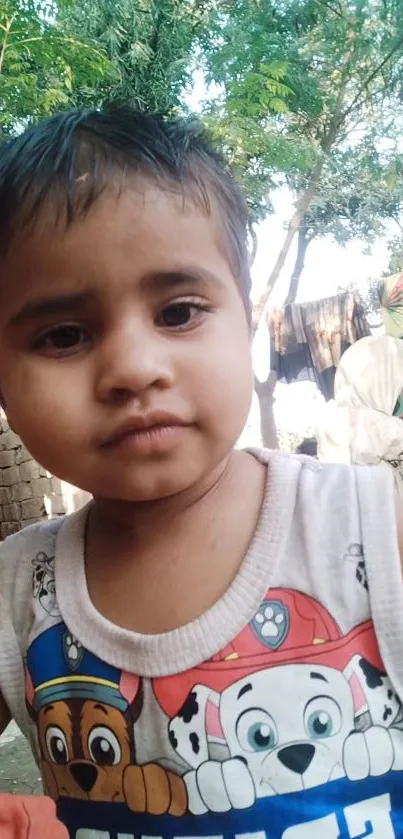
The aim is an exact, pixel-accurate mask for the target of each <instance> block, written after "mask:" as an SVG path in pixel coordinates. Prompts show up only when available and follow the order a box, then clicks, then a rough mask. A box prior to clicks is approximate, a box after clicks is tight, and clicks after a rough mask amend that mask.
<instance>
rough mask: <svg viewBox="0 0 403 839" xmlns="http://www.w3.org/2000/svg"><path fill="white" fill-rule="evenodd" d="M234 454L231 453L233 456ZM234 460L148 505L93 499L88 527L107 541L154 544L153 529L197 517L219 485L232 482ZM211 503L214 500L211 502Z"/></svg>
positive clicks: (225, 462) (228, 459)
mask: <svg viewBox="0 0 403 839" xmlns="http://www.w3.org/2000/svg"><path fill="white" fill-rule="evenodd" d="M233 454H234V453H233ZM233 471H234V457H233V456H232V455H231V456H230V457H229V458H226V460H225V461H223V462H222V463H220V464H219V465H218V466H217V467H216V469H215V470H214V471H213V472H211V473H209V474H208V475H207V476H205V477H204V478H203V479H202V480H201V481H200V482H198V483H197V484H196V485H194V486H192V487H190V488H189V489H187V490H185V491H184V492H181V493H178V494H176V495H173V496H169V497H168V498H161V499H157V500H156V501H150V502H130V501H128V502H125V501H114V500H110V499H102V498H101V499H97V500H96V501H95V504H94V506H93V509H92V511H91V514H90V520H91V526H92V528H94V529H97V530H99V531H104V533H106V534H107V536H108V538H113V539H115V538H116V535H118V537H119V539H122V538H123V539H125V540H128V542H130V541H131V540H132V539H133V540H134V541H135V544H136V548H137V549H138V547H139V544H141V543H142V542H143V541H145V542H148V541H149V539H150V538H151V539H152V541H154V538H155V528H156V527H157V528H158V529H160V528H161V527H168V528H169V527H170V526H172V525H173V524H175V523H176V522H177V521H178V520H182V517H183V516H184V515H186V517H187V518H188V519H189V518H191V517H193V515H196V516H198V515H199V514H200V506H201V505H203V506H206V505H208V504H209V501H210V499H211V497H212V496H214V498H215V496H216V495H217V493H220V490H221V486H222V484H223V483H226V482H227V481H228V479H229V480H231V479H232V474H233ZM214 503H216V502H215V500H214Z"/></svg>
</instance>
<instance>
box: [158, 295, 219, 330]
mask: <svg viewBox="0 0 403 839" xmlns="http://www.w3.org/2000/svg"><path fill="white" fill-rule="evenodd" d="M206 308H207V307H205V306H202V305H201V304H200V303H192V302H187V301H182V302H178V303H171V305H170V306H165V308H164V309H163V310H162V312H161V313H160V314H159V315H158V318H157V324H158V326H165V327H168V328H170V329H178V328H179V329H180V328H182V329H183V328H184V327H186V326H191V325H193V324H194V322H195V321H196V320H197V319H198V318H199V317H201V315H202V314H203V312H205V311H206Z"/></svg>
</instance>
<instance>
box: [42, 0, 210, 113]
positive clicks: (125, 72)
mask: <svg viewBox="0 0 403 839" xmlns="http://www.w3.org/2000/svg"><path fill="white" fill-rule="evenodd" d="M214 5H215V4H214V3H212V2H207V1H206V2H203V0H180V2H179V0H115V2H113V0H83V2H82V0H77V2H69V3H68V5H67V6H66V7H65V8H64V10H63V11H62V12H61V13H59V20H60V21H61V22H62V24H63V28H64V30H65V31H67V32H69V33H70V34H71V35H72V36H73V37H78V36H79V35H81V36H85V37H86V39H88V41H89V42H91V43H93V44H97V45H99V47H100V49H101V50H102V51H104V52H105V54H106V55H107V56H108V59H109V61H110V63H111V65H112V67H113V72H112V75H108V76H104V77H102V78H100V79H99V81H98V82H97V83H95V84H93V85H92V86H91V88H89V87H87V88H81V89H77V93H76V100H77V103H79V104H89V105H100V104H102V103H103V102H105V101H109V102H110V101H123V102H131V103H132V104H134V105H136V106H138V107H140V108H146V109H150V110H153V111H160V112H162V113H170V112H172V111H175V110H178V109H180V108H181V95H182V93H183V90H184V88H185V87H186V85H187V84H188V83H190V81H191V72H192V68H193V53H194V49H195V48H196V43H197V39H198V37H199V35H200V32H201V30H202V29H203V28H204V27H205V26H207V25H208V15H209V11H210V9H211V8H212V7H213V6H214Z"/></svg>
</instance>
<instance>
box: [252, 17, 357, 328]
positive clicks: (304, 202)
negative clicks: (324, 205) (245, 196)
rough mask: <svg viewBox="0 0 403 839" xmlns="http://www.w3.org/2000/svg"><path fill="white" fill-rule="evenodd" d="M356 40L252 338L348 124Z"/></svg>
mask: <svg viewBox="0 0 403 839" xmlns="http://www.w3.org/2000/svg"><path fill="white" fill-rule="evenodd" d="M354 39H355V32H354V31H352V33H351V38H350V47H349V49H348V50H347V52H346V54H345V56H344V60H343V70H342V82H341V85H340V87H339V91H338V94H337V98H336V103H335V107H334V112H333V116H332V118H331V120H330V124H329V128H328V130H327V131H326V132H325V134H324V136H323V137H322V142H321V144H320V147H321V152H322V155H321V158H320V160H318V162H317V164H316V166H315V167H314V168H313V170H312V174H311V178H310V181H309V185H308V187H307V189H306V190H305V192H303V193H302V195H301V196H300V198H299V200H298V202H297V206H296V209H295V212H294V215H293V216H292V218H291V221H290V224H289V226H288V230H287V233H286V236H285V239H284V242H283V245H282V247H281V249H280V253H279V255H278V257H277V259H276V263H275V265H274V268H273V270H272V272H271V274H270V276H269V279H268V281H267V286H266V288H265V290H264V292H263V294H262V295H261V298H260V300H258V302H257V304H256V306H255V307H254V310H253V321H252V330H251V331H252V338H253V337H254V335H256V330H257V328H258V325H259V323H260V320H261V318H262V317H263V315H264V312H265V309H266V306H267V303H268V301H269V297H270V295H271V293H272V291H273V288H274V286H275V284H276V282H277V280H278V278H279V276H280V273H281V271H282V269H283V267H284V263H285V261H286V259H287V256H288V254H289V251H290V247H291V245H292V242H293V239H294V236H295V234H296V233H297V232H298V230H299V229H300V227H301V226H302V223H303V220H304V216H305V214H306V212H307V210H309V207H310V205H311V201H312V199H313V197H314V195H315V194H316V192H317V189H318V186H319V183H320V179H321V175H322V171H323V167H324V165H325V161H326V158H327V157H329V155H330V152H331V150H332V148H333V145H334V143H335V141H336V138H337V135H338V132H339V130H340V127H341V126H342V125H343V122H344V121H345V119H346V116H347V114H348V113H349V112H350V110H351V108H349V109H348V110H347V111H345V112H344V113H343V104H344V98H345V93H346V88H347V82H348V68H349V65H350V62H351V60H352V56H353V51H354Z"/></svg>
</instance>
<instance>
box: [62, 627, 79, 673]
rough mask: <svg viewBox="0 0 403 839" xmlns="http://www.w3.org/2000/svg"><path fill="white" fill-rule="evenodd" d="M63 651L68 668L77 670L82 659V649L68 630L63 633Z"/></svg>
mask: <svg viewBox="0 0 403 839" xmlns="http://www.w3.org/2000/svg"><path fill="white" fill-rule="evenodd" d="M63 651H64V657H65V659H66V661H67V664H68V665H69V668H70V670H73V671H74V670H77V668H78V667H79V666H80V664H81V661H82V659H83V655H84V649H83V646H82V644H81V642H80V641H78V639H77V638H75V637H74V635H72V634H71V633H70V632H65V634H64V638H63Z"/></svg>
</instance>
